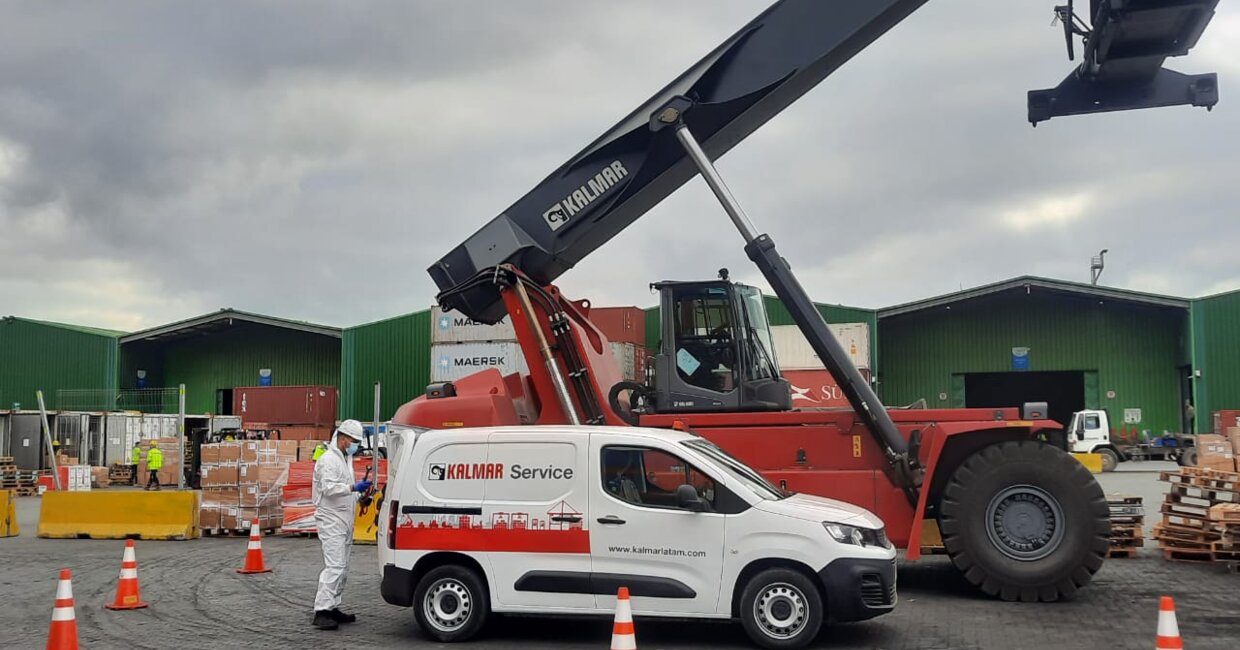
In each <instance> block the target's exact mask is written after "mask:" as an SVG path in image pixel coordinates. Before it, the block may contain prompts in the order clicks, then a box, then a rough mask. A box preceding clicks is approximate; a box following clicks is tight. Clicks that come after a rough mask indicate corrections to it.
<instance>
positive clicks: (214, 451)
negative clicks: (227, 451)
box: [198, 443, 220, 465]
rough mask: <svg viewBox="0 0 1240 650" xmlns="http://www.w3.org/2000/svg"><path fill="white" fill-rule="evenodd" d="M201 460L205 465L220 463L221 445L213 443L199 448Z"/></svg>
mask: <svg viewBox="0 0 1240 650" xmlns="http://www.w3.org/2000/svg"><path fill="white" fill-rule="evenodd" d="M198 454H199V462H200V463H201V464H203V465H218V464H219V462H220V445H219V443H211V444H207V445H203V446H202V447H199V449H198Z"/></svg>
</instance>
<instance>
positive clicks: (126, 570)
mask: <svg viewBox="0 0 1240 650" xmlns="http://www.w3.org/2000/svg"><path fill="white" fill-rule="evenodd" d="M147 606H148V605H147V604H146V603H144V602H142V595H141V594H140V593H139V591H138V559H137V557H135V556H134V548H133V540H132V539H129V540H125V555H124V557H122V558H121V579H120V580H119V581H118V582H117V583H116V602H112V603H108V604H106V605H104V607H107V608H108V609H142V608H143V607H147Z"/></svg>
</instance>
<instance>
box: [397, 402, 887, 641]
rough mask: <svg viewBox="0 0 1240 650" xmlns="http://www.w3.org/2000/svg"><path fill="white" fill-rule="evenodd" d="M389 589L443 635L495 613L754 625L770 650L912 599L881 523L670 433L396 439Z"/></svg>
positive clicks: (542, 432)
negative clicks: (626, 597) (901, 590)
mask: <svg viewBox="0 0 1240 650" xmlns="http://www.w3.org/2000/svg"><path fill="white" fill-rule="evenodd" d="M387 457H388V472H389V477H388V489H387V494H386V495H385V497H384V500H385V503H383V504H382V506H381V511H380V526H379V534H378V556H379V563H380V567H381V571H382V574H383V578H382V585H381V593H382V596H383V598H384V600H386V601H387V602H388V603H391V604H394V605H400V606H404V607H410V606H412V607H413V609H414V615H415V617H416V619H417V621H418V625H419V626H420V627H421V629H422V630H423V632H424V633H425V634H426V635H428V636H429V637H431V638H433V639H434V640H436V641H441V642H450V641H464V640H467V639H469V638H471V637H473V636H474V635H475V634H477V633H478V632H479V630H480V629H481V628H482V627H483V625H484V624H485V622H486V620H487V617H488V615H489V614H490V613H491V612H511V613H525V614H554V615H566V614H583V615H610V614H611V613H612V612H614V610H615V606H616V594H617V590H618V589H619V588H620V587H627V588H628V590H629V593H630V594H631V597H632V609H633V613H634V614H636V615H638V616H663V617H678V618H711V619H740V622H741V624H742V625H743V627H744V629H745V631H746V632H747V633H748V635H749V637H750V638H751V639H752V640H753V641H754V642H755V643H756V644H758V645H759V646H761V647H765V648H800V647H804V646H805V645H807V644H808V643H810V642H811V641H813V639H814V637H815V636H817V634H818V632H819V630H820V627H821V626H822V624H823V623H824V622H826V621H838V622H843V621H858V620H864V619H868V618H872V617H874V616H878V615H880V614H884V613H887V612H890V611H891V610H892V609H893V608H894V607H895V604H896V565H895V558H896V552H895V548H894V546H893V545H892V544H891V543H890V542H889V541H888V539H887V536H886V533H885V530H884V527H883V523H882V521H881V520H879V519H878V517H876V516H875V515H873V514H872V513H870V512H868V511H866V510H864V509H862V508H859V507H857V506H854V505H851V504H847V503H844V502H841V501H834V500H830V499H824V498H820V497H813V496H806V495H799V494H798V495H790V494H786V493H785V492H783V491H781V490H779V489H778V488H776V487H774V486H773V485H771V484H770V483H769V482H767V481H766V480H765V479H764V478H762V477H761V476H760V475H759V474H758V473H757V472H756V471H754V470H753V469H751V468H749V467H748V466H746V465H744V464H743V463H741V462H740V461H738V460H736V459H735V458H733V457H732V456H730V455H729V454H728V453H727V452H725V451H723V450H722V449H720V448H719V447H717V446H715V445H714V444H713V443H711V442H710V441H708V440H706V439H704V438H701V437H699V436H697V435H695V434H693V433H690V432H686V431H678V430H667V429H646V428H640V427H606V426H570V425H563V426H523V427H485V428H463V429H451V430H425V429H416V428H410V427H401V426H396V425H393V426H392V427H391V428H389V430H388V432H387Z"/></svg>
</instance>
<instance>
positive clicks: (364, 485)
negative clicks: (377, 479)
mask: <svg viewBox="0 0 1240 650" xmlns="http://www.w3.org/2000/svg"><path fill="white" fill-rule="evenodd" d="M372 485H374V483H372V482H371V481H358V482H357V483H354V484H353V491H354V492H365V491H366V490H369V489H370V486H372Z"/></svg>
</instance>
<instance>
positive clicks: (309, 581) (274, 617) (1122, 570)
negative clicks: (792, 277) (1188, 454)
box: [0, 463, 1240, 650]
mask: <svg viewBox="0 0 1240 650" xmlns="http://www.w3.org/2000/svg"><path fill="white" fill-rule="evenodd" d="M1121 467H1122V468H1123V471H1119V472H1115V473H1112V474H1106V475H1103V476H1102V477H1101V481H1102V483H1103V487H1104V489H1105V490H1106V491H1107V492H1122V493H1127V494H1139V495H1141V496H1144V497H1145V499H1146V506H1147V512H1149V513H1153V512H1154V511H1156V509H1157V503H1158V502H1159V501H1161V498H1162V494H1163V491H1164V488H1163V486H1164V484H1161V483H1158V482H1157V476H1158V474H1157V472H1158V470H1160V469H1169V468H1170V466H1169V465H1167V466H1164V465H1163V464H1160V463H1144V464H1131V465H1130V464H1124V465H1121ZM1151 505H1152V506H1153V507H1151ZM38 507H39V499H38V498H37V497H27V498H22V499H19V500H18V518H19V521H20V523H21V527H22V535H21V536H20V537H15V538H8V539H0V567H2V570H0V605H2V606H0V648H41V647H44V645H45V643H46V638H47V631H48V626H49V623H50V620H51V610H52V601H53V597H54V594H55V591H56V578H57V574H58V571H59V569H60V568H61V567H68V568H70V569H71V570H72V571H73V587H74V597H75V601H76V613H77V624H78V631H79V634H80V637H81V642H82V643H81V646H82V647H83V648H160V649H166V648H177V649H179V650H190V649H195V648H204V649H206V648H211V649H218V648H241V647H247V648H294V647H313V648H342V649H348V650H358V649H359V648H411V647H412V648H418V647H444V646H440V645H439V644H434V643H431V642H429V641H427V640H426V639H425V637H423V636H422V634H421V632H420V631H419V630H418V627H417V624H416V623H414V620H413V615H412V611H411V610H408V609H402V608H397V607H392V606H390V605H388V604H386V603H384V602H383V601H382V600H381V599H380V597H379V589H378V588H379V568H378V566H377V563H376V561H375V556H374V547H372V546H356V547H354V550H353V560H352V566H351V574H350V576H349V581H348V585H347V587H346V590H345V609H347V610H349V611H355V612H357V613H358V614H359V621H358V622H357V623H355V624H353V625H350V626H346V627H345V628H343V629H342V630H340V631H337V632H320V631H317V630H315V629H313V628H311V627H310V617H311V603H312V600H313V595H314V589H315V581H316V579H317V575H318V571H319V569H320V567H321V559H320V554H319V545H318V541H317V540H316V539H313V538H302V537H295V538H294V537H290V538H285V537H280V536H268V537H266V538H264V540H263V549H264V551H265V554H266V557H267V563H268V564H269V565H270V566H271V567H272V568H273V569H274V572H273V573H270V574H263V575H255V576H243V575H238V574H237V573H236V571H235V569H237V568H239V567H240V566H241V565H242V563H243V561H244V557H245V549H246V542H247V539H246V538H244V537H238V538H207V539H201V540H195V541H188V542H154V541H139V542H138V543H137V549H138V551H137V554H138V566H139V569H138V575H139V579H140V581H141V587H142V597H143V599H144V600H145V601H147V602H148V603H150V607H149V608H148V609H143V610H133V611H120V612H114V611H109V610H106V609H104V607H103V605H104V603H107V602H110V601H111V600H112V598H113V596H114V594H115V589H116V581H117V575H118V573H119V569H120V566H119V565H120V560H121V554H122V551H123V548H124V544H123V542H120V541H111V540H99V541H96V540H44V539H38V538H37V537H35V529H36V526H37V519H38ZM1147 521H1152V517H1151V518H1150V519H1149V520H1147ZM1146 528H1147V531H1148V528H1149V525H1148V524H1147V527H1146ZM1147 543H1150V542H1147ZM1150 544H1151V546H1152V543H1150ZM899 594H900V603H899V605H898V606H897V608H896V610H895V611H894V612H892V613H891V614H888V615H886V616H882V617H879V618H878V619H875V620H872V621H867V622H864V623H856V624H845V625H836V626H831V627H828V628H826V630H825V631H824V632H823V634H822V635H821V636H820V637H819V639H818V641H817V643H816V645H815V647H819V648H884V649H898V648H951V649H971V648H1005V649H1006V648H1012V649H1021V648H1029V649H1031V650H1032V649H1035V648H1036V649H1038V650H1044V649H1045V648H1057V649H1063V650H1068V649H1074V648H1081V649H1088V650H1100V649H1102V648H1151V647H1153V645H1154V639H1155V629H1156V624H1157V615H1158V598H1159V596H1162V595H1171V596H1174V597H1175V599H1176V604H1177V611H1178V619H1179V624H1180V629H1181V632H1182V634H1183V636H1184V639H1185V645H1186V647H1188V648H1192V649H1194V650H1201V649H1207V648H1218V649H1220V650H1221V649H1226V650H1234V649H1235V648H1237V647H1240V574H1233V573H1229V572H1228V571H1227V570H1226V568H1225V567H1223V566H1219V565H1208V564H1188V563H1179V562H1167V561H1165V560H1163V559H1162V557H1161V555H1159V554H1158V552H1157V551H1156V550H1155V549H1153V548H1145V549H1143V550H1142V551H1141V553H1140V555H1139V556H1138V557H1136V558H1133V559H1112V560H1108V561H1107V563H1106V564H1105V565H1104V567H1103V569H1102V570H1101V571H1100V572H1099V573H1098V575H1097V576H1095V578H1094V582H1093V584H1092V585H1091V586H1090V587H1089V588H1087V589H1085V590H1084V591H1082V592H1081V593H1080V594H1079V596H1078V597H1077V598H1076V599H1075V600H1074V601H1072V602H1068V603H1051V604H1020V603H1004V602H999V601H995V600H990V599H988V598H985V597H983V596H981V595H979V594H978V592H976V591H975V590H974V589H973V588H972V587H971V586H969V585H968V584H967V583H965V582H964V581H963V580H962V579H961V578H960V577H959V576H958V575H957V573H956V571H955V570H954V569H953V568H952V567H951V563H950V561H949V560H948V559H947V558H946V557H943V556H933V557H929V558H926V559H923V560H921V561H918V562H915V563H902V564H901V567H900V586H899ZM636 627H637V640H638V647H640V648H643V649H646V648H681V649H692V650H697V649H704V648H747V647H750V646H749V645H748V642H747V639H746V637H745V635H744V633H743V631H742V630H741V629H740V626H739V625H738V624H728V623H702V622H690V621H667V620H651V619H640V618H639V619H638V620H637V626H636ZM610 633H611V621H610V620H609V619H562V618H561V619H549V618H517V617H503V618H497V619H494V620H493V622H492V624H491V625H490V626H489V627H488V628H487V630H486V632H485V634H484V636H483V637H482V638H480V639H479V640H477V641H476V642H474V643H471V644H470V647H479V648H513V647H519V648H529V649H537V648H606V647H608V642H609V640H610Z"/></svg>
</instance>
